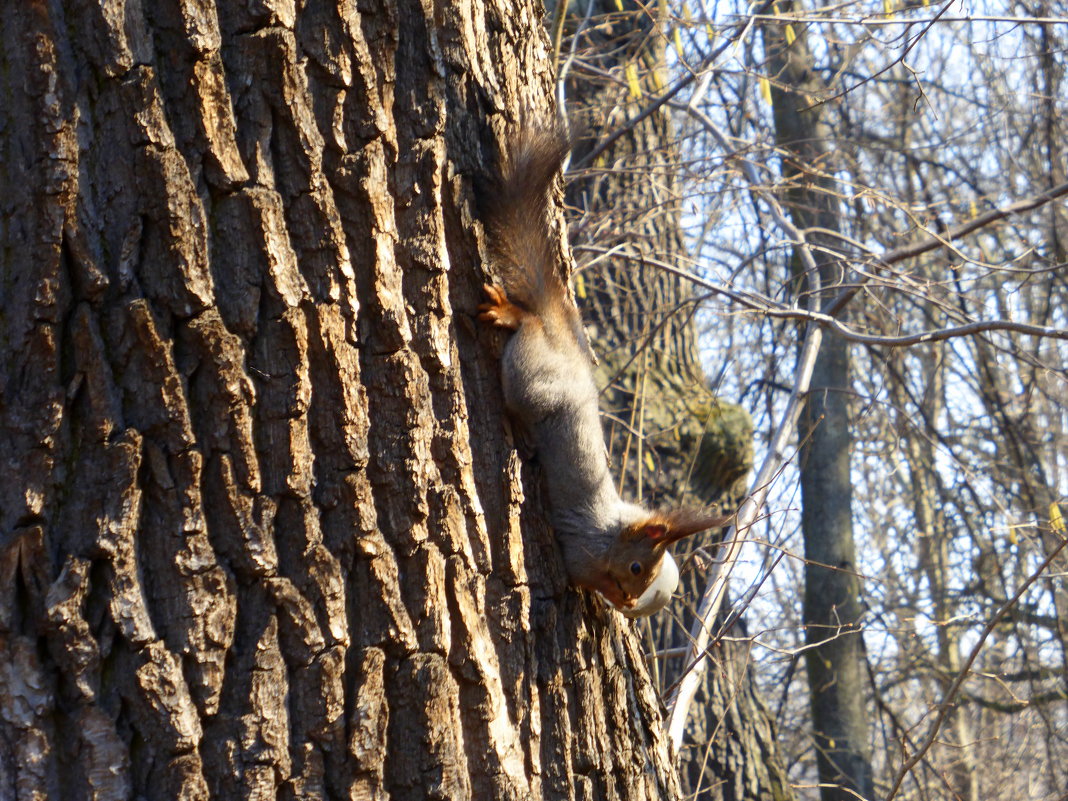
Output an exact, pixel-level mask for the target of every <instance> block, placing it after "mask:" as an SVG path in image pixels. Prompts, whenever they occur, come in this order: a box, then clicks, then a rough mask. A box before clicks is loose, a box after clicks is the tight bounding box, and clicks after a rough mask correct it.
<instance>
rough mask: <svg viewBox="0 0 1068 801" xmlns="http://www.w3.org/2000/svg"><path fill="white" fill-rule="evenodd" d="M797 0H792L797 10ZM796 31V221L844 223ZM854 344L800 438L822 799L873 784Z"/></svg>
mask: <svg viewBox="0 0 1068 801" xmlns="http://www.w3.org/2000/svg"><path fill="white" fill-rule="evenodd" d="M791 9H792V4H786V3H784V4H781V5H780V10H781V11H782V12H783V13H787V12H788V11H790V10H791ZM794 28H796V29H797V30H796V32H795V35H796V38H795V39H794V41H793V42H792V43H788V42H787V39H786V27H785V26H784V25H778V24H768V25H765V26H764V27H763V36H764V43H765V49H766V51H767V53H768V63H767V69H768V73H769V74H770V75H771V86H772V91H771V98H772V106H773V109H774V115H775V132H776V142H777V144H778V146H779V147H780V148H781V149H782V152H783V153H784V154H785V157H784V159H783V172H784V175H783V178H784V180H785V182H786V184H787V186H788V189H787V201H788V204H789V208H790V213H791V216H792V218H793V222H794V224H795V225H796V226H797V228H798V229H799V230H801V231H806V230H808V229H810V228H814V229H817V230H820V229H822V230H823V231H826V232H834V231H837V230H838V214H839V210H838V208H837V200H836V190H835V186H834V180H833V177H831V176H833V174H834V166H833V164H831V163H830V158H831V153H832V150H831V149H830V148H829V147H828V146H827V138H828V137H827V130H826V125H825V123H824V122H823V121H822V120H821V116H820V115H821V111H820V110H821V109H822V108H823V107H822V106H812V101H813V99H814V97H815V96H816V95H817V94H818V93H819V91H820V89H821V88H822V87H821V85H820V81H819V78H818V76H817V75H816V74H815V73H814V71H813V69H812V66H813V59H812V54H811V52H810V51H809V49H808V45H807V36H806V32H805V31H804V29H802V28H800V26H794ZM809 242H810V243H811V244H812V245H814V246H815V248H814V250H813V253H814V257H815V260H816V263H817V266H818V271H819V274H818V275H807V274H805V273H804V271H803V270H802V268H801V262H800V258H799V254H797V253H795V254H794V259H793V269H794V272H795V274H796V275H797V276H798V280H797V290H798V292H799V293H800V299H801V305H807V306H809V307H810V308H814V309H817V310H818V309H820V308H821V306H822V305H823V303H825V302H826V301H828V300H829V299H830V298H832V297H833V296H834V294H835V292H836V291H837V290H838V288H840V287H841V285H842V283H843V279H844V275H843V265H842V264H841V263H840V262H838V261H836V260H835V259H834V258H833V257H831V256H829V255H828V254H831V253H834V252H835V250H836V249H837V248H839V247H840V245H841V241H840V240H839V239H838V238H837V237H835V236H833V234H821V233H813V234H811V235H810V236H809ZM849 397H850V380H849V348H848V344H847V343H846V341H845V340H844V339H842V338H841V337H838V336H834V335H832V334H828V335H827V336H826V337H825V338H824V342H823V345H822V347H821V349H820V353H819V356H818V357H817V360H816V364H815V368H814V370H813V373H812V382H811V385H810V389H809V394H808V397H807V399H806V403H805V410H804V413H803V416H802V420H801V425H800V430H799V436H800V439H801V443H802V447H801V464H800V474H801V507H802V509H801V528H802V535H803V537H804V542H805V560H806V561H805V597H804V611H803V614H804V624H805V640H806V643H807V644H808V645H809V646H810V647H809V649H808V650H807V651H806V653H805V656H806V659H805V666H806V669H807V673H808V685H809V695H810V699H811V706H812V724H813V733H814V744H815V747H816V753H817V765H818V769H819V778H820V785H821V786H820V794H821V797H822V798H823V801H846V800H847V799H849V801H855V800H856V798H857V794H859V795H860V796H861V797H863V798H872V797H873V796H874V792H875V791H874V785H873V777H872V771H871V758H870V756H869V744H868V734H867V730H868V715H867V710H866V708H865V696H866V692H865V681H866V679H865V672H864V669H863V666H864V652H863V641H862V640H861V633H860V631H859V629H858V622H859V620H860V617H861V614H862V611H863V610H862V608H861V605H860V597H859V596H860V581H859V579H858V577H857V572H856V570H857V563H856V549H855V547H854V543H853V519H852V480H851V477H850V472H849V471H850V454H851V450H852V448H851V442H850V434H849V424H850V421H849V408H848V400H849Z"/></svg>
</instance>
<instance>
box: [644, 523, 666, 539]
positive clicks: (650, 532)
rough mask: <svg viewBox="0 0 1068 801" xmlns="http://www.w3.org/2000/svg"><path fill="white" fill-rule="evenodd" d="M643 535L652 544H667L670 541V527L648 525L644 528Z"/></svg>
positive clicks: (658, 524) (657, 524)
mask: <svg viewBox="0 0 1068 801" xmlns="http://www.w3.org/2000/svg"><path fill="white" fill-rule="evenodd" d="M642 533H643V534H644V535H645V537H646V539H648V540H650V541H651V542H666V541H667V539H668V527H667V526H666V525H664V524H663V523H659V522H658V523H646V524H645V525H644V526H642Z"/></svg>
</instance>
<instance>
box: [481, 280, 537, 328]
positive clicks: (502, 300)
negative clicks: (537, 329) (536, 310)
mask: <svg viewBox="0 0 1068 801" xmlns="http://www.w3.org/2000/svg"><path fill="white" fill-rule="evenodd" d="M482 289H484V290H485V292H486V297H488V298H489V302H488V303H480V304H479V305H478V310H479V311H480V312H481V314H479V315H478V319H479V320H481V321H482V322H484V323H489V324H490V325H495V326H497V327H498V328H507V329H509V330H511V331H515V330H517V329H518V328H519V326H520V324H521V323H522V322H523V318H524V317H526V316H527V314H528V312H526V311H525V310H523V309H521V308H520V307H519V306H516V305H515V304H514V303H512V301H510V300H508V295H506V294H505V292H504V290H503V289H502V288H501V287H499V286H495V285H493V284H483V285H482Z"/></svg>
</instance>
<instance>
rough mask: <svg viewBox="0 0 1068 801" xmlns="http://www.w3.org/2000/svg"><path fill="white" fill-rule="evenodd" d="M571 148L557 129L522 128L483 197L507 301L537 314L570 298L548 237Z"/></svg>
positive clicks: (492, 249) (506, 149) (507, 147)
mask: <svg viewBox="0 0 1068 801" xmlns="http://www.w3.org/2000/svg"><path fill="white" fill-rule="evenodd" d="M568 150H570V143H569V142H568V139H567V136H566V135H565V134H564V132H563V130H562V128H561V126H560V124H559V123H552V124H548V123H531V122H529V121H527V122H524V123H523V124H521V125H520V127H519V128H518V130H516V131H515V133H513V134H512V135H511V136H510V137H509V139H507V140H506V141H504V142H502V143H501V150H500V156H499V158H498V162H497V171H496V175H495V176H494V177H493V178H491V179H490V180H488V181H486V182H485V184H484V187H483V191H482V192H481V198H480V200H481V202H480V206H481V213H482V221H483V225H484V226H485V229H486V235H487V237H488V240H489V248H490V253H491V255H492V258H493V261H494V266H495V268H496V270H497V272H498V273H499V275H500V277H501V281H502V282H503V284H504V289H505V291H506V292H507V293H508V295H509V297H510V298H511V299H512V300H513V301H515V302H518V303H519V304H520V305H522V306H525V307H526V308H528V309H530V310H531V311H533V312H535V313H539V312H542V311H544V310H546V309H547V308H549V307H552V306H558V303H559V301H560V300H561V299H562V298H563V297H564V296H565V295H566V291H565V289H564V279H563V276H562V275H561V274H560V273H559V272H558V270H557V263H558V261H559V248H558V242H557V241H556V240H555V239H554V238H552V237H550V236H549V235H548V232H549V231H550V230H551V228H550V226H549V189H550V187H551V186H552V184H553V180H554V179H555V178H556V174H557V172H558V171H559V169H560V165H561V163H562V162H563V160H564V157H565V156H567V153H568Z"/></svg>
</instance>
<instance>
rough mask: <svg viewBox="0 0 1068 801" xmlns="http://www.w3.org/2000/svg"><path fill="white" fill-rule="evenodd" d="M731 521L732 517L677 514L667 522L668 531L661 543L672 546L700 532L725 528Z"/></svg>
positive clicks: (692, 513)
mask: <svg viewBox="0 0 1068 801" xmlns="http://www.w3.org/2000/svg"><path fill="white" fill-rule="evenodd" d="M730 519H731V515H722V516H717V517H713V516H711V515H703V514H699V513H694V512H690V511H686V510H683V511H680V512H676V513H674V514H673V515H671V516H669V518H668V520H667V531H666V533H665V534H664V536H663V538H662V539H661V540H659V541H661V542H663V543H664V544H665V545H670V544H671V543H673V542H677V541H678V540H681V539H682V538H683V537H689V536H690V535H691V534H697V533H698V532H699V531H708V529H710V528H719V527H720V526H724V525H726V524H727V522H728V521H729V520H730Z"/></svg>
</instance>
